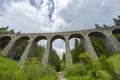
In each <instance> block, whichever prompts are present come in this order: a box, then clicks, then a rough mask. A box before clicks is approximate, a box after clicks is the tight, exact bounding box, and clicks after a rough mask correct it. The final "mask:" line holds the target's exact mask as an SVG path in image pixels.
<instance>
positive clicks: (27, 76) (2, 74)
mask: <svg viewBox="0 0 120 80" xmlns="http://www.w3.org/2000/svg"><path fill="white" fill-rule="evenodd" d="M0 65H1V66H0V80H57V76H56V72H55V70H54V69H53V68H52V67H50V66H43V65H42V64H41V63H40V62H39V61H38V60H37V59H36V58H34V59H32V60H30V61H27V62H26V63H25V65H24V67H23V68H22V69H21V68H19V67H18V66H16V65H17V62H16V61H13V60H10V59H6V58H4V57H2V56H0Z"/></svg>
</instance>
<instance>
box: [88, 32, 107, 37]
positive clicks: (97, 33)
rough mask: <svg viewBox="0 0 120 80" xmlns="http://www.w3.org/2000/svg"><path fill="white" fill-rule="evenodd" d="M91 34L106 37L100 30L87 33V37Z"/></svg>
mask: <svg viewBox="0 0 120 80" xmlns="http://www.w3.org/2000/svg"><path fill="white" fill-rule="evenodd" d="M92 35H93V36H98V37H100V38H105V37H106V36H105V34H104V33H102V32H91V33H89V34H88V36H89V37H90V36H92Z"/></svg>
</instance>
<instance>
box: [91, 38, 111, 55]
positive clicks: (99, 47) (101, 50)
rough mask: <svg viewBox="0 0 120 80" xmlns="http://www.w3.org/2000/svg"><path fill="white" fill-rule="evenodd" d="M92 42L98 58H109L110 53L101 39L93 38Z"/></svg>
mask: <svg viewBox="0 0 120 80" xmlns="http://www.w3.org/2000/svg"><path fill="white" fill-rule="evenodd" d="M90 40H91V42H92V45H93V47H94V49H95V51H96V53H97V55H98V57H100V56H101V55H105V56H107V57H108V56H109V53H108V51H107V50H106V48H105V46H104V44H103V41H102V39H101V38H99V37H97V36H91V37H90Z"/></svg>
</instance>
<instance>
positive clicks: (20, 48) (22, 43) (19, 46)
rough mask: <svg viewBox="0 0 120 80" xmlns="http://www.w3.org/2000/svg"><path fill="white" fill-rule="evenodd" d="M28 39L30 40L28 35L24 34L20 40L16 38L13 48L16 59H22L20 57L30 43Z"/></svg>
mask: <svg viewBox="0 0 120 80" xmlns="http://www.w3.org/2000/svg"><path fill="white" fill-rule="evenodd" d="M28 40H30V38H29V37H28V36H22V37H20V38H19V39H18V40H16V42H15V44H14V46H13V48H12V52H13V53H14V54H15V56H14V55H13V56H14V58H13V59H14V60H19V59H20V57H21V56H22V54H23V52H24V50H25V49H26V47H27V45H28ZM12 52H11V53H12Z"/></svg>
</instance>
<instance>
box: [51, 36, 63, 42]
mask: <svg viewBox="0 0 120 80" xmlns="http://www.w3.org/2000/svg"><path fill="white" fill-rule="evenodd" d="M56 39H62V40H63V41H65V38H64V36H62V35H55V36H53V37H52V39H51V42H53V41H54V40H56Z"/></svg>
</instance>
